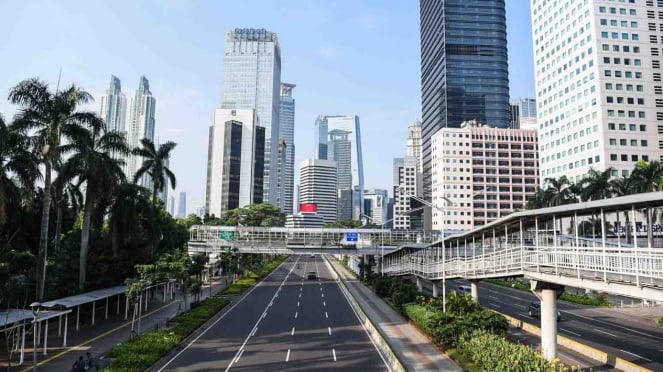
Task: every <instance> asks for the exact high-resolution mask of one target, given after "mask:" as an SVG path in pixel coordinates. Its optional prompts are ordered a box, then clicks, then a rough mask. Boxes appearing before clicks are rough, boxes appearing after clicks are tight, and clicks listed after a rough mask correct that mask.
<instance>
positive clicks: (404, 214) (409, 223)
mask: <svg viewBox="0 0 663 372" xmlns="http://www.w3.org/2000/svg"><path fill="white" fill-rule="evenodd" d="M418 162H419V161H418V159H417V158H415V157H414V156H406V157H403V158H394V169H393V174H394V182H393V183H394V214H393V216H394V217H393V218H394V220H393V228H394V229H397V230H398V229H406V230H409V229H423V224H422V223H418V224H413V219H416V217H414V216H413V215H412V212H413V210H414V208H416V206H415V205H414V204H415V203H414V200H413V199H412V198H410V197H409V195H415V196H416V195H421V194H422V189H423V185H422V182H421V179H422V177H421V173H419V172H417V164H418Z"/></svg>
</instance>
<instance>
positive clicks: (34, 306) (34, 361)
mask: <svg viewBox="0 0 663 372" xmlns="http://www.w3.org/2000/svg"><path fill="white" fill-rule="evenodd" d="M40 307H41V302H33V303H31V304H30V308H31V309H32V370H33V371H36V370H37V317H38V316H39V310H40Z"/></svg>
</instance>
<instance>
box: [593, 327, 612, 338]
mask: <svg viewBox="0 0 663 372" xmlns="http://www.w3.org/2000/svg"><path fill="white" fill-rule="evenodd" d="M594 330H595V331H596V332H601V333H604V334H606V335H608V336H612V337H617V335H615V334H612V333H610V332H606V331H602V330H600V329H598V328H594Z"/></svg>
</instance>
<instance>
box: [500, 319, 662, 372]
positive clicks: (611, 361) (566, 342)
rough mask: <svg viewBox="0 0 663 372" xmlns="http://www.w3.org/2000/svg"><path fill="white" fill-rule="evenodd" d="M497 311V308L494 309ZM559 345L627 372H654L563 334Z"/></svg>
mask: <svg viewBox="0 0 663 372" xmlns="http://www.w3.org/2000/svg"><path fill="white" fill-rule="evenodd" d="M493 311H495V310H493ZM495 312H496V313H498V314H500V315H502V316H503V317H505V318H506V319H507V320H508V321H509V324H510V325H512V326H514V327H516V328H518V329H522V330H523V331H525V332H527V333H531V334H533V335H536V336H539V337H540V336H541V328H539V327H537V326H535V325H533V324H530V323H525V322H523V321H522V320H520V319H516V318H514V317H511V316H509V315H506V314H502V313H500V312H499V311H495ZM557 345H560V346H564V347H565V348H567V349H569V350H573V351H575V352H576V353H579V354H581V355H584V356H586V357H588V358H592V359H594V360H597V361H599V362H601V363H605V364H607V365H609V366H611V367H613V368H616V369H619V370H622V371H625V372H653V371H652V370H651V369H648V368H645V367H642V366H639V365H637V364H635V363H631V362H629V361H628V360H625V359H622V358H619V357H616V356H614V355H611V354H608V353H606V352H604V351H601V350H598V349H595V348H593V347H591V346H588V345H585V344H581V343H580V342H578V341H575V340H572V339H570V338H568V337H564V336H562V335H559V334H558V335H557Z"/></svg>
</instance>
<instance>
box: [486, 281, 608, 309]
mask: <svg viewBox="0 0 663 372" xmlns="http://www.w3.org/2000/svg"><path fill="white" fill-rule="evenodd" d="M486 281H487V282H488V283H492V284H495V285H499V286H502V287H510V288H516V289H520V290H521V291H527V292H529V291H530V286H529V285H527V284H525V283H523V282H521V281H520V280H507V279H487V280H486ZM559 299H560V300H562V301H566V302H571V303H574V304H580V305H589V306H604V307H611V306H612V302H610V300H608V295H606V294H605V293H599V294H597V295H596V296H588V295H586V294H582V295H577V294H573V293H567V292H565V293H562V295H561V296H560V298H559Z"/></svg>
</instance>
